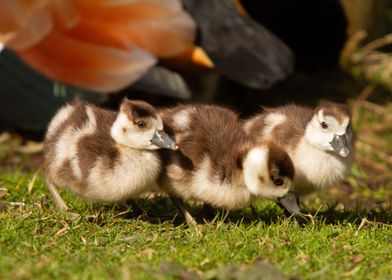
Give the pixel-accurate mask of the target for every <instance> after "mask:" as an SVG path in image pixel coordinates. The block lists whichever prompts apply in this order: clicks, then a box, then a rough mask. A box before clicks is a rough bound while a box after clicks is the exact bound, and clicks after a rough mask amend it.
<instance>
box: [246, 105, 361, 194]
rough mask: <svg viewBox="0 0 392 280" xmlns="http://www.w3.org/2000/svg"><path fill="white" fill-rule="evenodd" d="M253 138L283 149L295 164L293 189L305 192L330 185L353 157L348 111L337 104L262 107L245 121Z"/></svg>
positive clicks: (345, 169) (346, 170) (348, 167)
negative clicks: (257, 113)
mask: <svg viewBox="0 0 392 280" xmlns="http://www.w3.org/2000/svg"><path fill="white" fill-rule="evenodd" d="M245 130H246V131H247V133H248V134H249V135H250V136H253V137H254V138H255V140H258V141H259V140H264V141H273V142H274V143H278V144H280V145H281V146H283V147H284V148H285V150H286V151H287V153H288V154H289V155H290V157H291V159H292V160H293V163H294V167H295V180H294V192H295V193H296V194H297V195H305V194H308V193H311V192H313V191H315V190H319V189H324V188H327V187H330V186H332V185H334V184H336V183H338V182H340V181H342V180H343V179H344V178H345V177H346V176H347V174H348V172H349V170H350V167H351V164H352V161H353V156H354V147H353V131H352V126H351V113H350V110H349V108H348V107H346V106H345V105H342V104H338V103H332V102H330V103H325V104H323V105H321V106H319V107H317V108H316V109H310V108H307V107H302V106H297V105H286V106H281V107H277V108H264V109H263V111H262V112H261V113H260V114H259V115H256V116H255V117H253V118H251V119H249V120H248V121H246V123H245Z"/></svg>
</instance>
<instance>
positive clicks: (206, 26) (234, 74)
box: [182, 0, 294, 89]
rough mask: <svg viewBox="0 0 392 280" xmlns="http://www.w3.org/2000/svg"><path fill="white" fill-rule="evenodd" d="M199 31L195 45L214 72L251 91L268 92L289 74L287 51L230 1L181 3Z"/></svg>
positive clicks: (290, 59) (189, 0)
mask: <svg viewBox="0 0 392 280" xmlns="http://www.w3.org/2000/svg"><path fill="white" fill-rule="evenodd" d="M182 2H183V4H184V6H185V8H186V9H187V10H188V12H189V13H190V14H191V15H192V16H193V18H194V19H195V20H196V22H197V26H198V28H199V44H200V45H201V46H202V47H203V49H204V50H205V51H206V52H207V53H208V55H209V56H210V58H211V59H212V61H213V62H214V64H215V65H216V67H217V69H218V71H219V72H220V73H222V74H223V75H225V76H227V77H229V78H230V79H232V80H235V81H237V82H239V83H241V84H243V85H245V86H248V87H251V88H260V89H261V88H268V87H271V86H272V85H273V84H275V83H276V82H278V81H280V80H283V79H285V78H286V77H287V76H288V75H290V74H291V73H292V71H293V64H294V59H293V55H292V53H291V50H290V48H289V47H288V46H287V45H286V44H285V43H284V42H283V41H281V40H280V39H279V38H278V37H276V36H275V35H274V34H272V33H271V32H270V31H269V30H267V29H266V28H265V27H263V26H262V25H260V24H259V23H257V22H256V21H254V20H253V19H251V18H250V17H246V16H242V15H241V14H240V13H239V11H238V10H237V9H236V7H235V6H234V4H233V2H232V0H219V1H216V0H182Z"/></svg>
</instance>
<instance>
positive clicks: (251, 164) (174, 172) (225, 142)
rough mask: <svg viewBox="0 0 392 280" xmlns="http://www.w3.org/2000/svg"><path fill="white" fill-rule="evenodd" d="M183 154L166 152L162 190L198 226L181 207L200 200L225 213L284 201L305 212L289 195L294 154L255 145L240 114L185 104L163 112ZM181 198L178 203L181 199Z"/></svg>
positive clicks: (268, 143)
mask: <svg viewBox="0 0 392 280" xmlns="http://www.w3.org/2000/svg"><path fill="white" fill-rule="evenodd" d="M160 115H161V116H162V119H163V122H164V123H165V127H167V129H168V132H169V134H170V133H172V134H173V135H174V138H175V141H176V142H177V144H178V150H177V151H161V153H162V154H164V155H163V157H164V158H165V159H166V162H165V171H164V172H163V173H164V174H163V176H162V177H161V180H160V185H161V187H162V188H163V189H164V190H165V191H166V192H168V193H169V195H170V196H171V197H172V199H173V201H174V202H175V204H177V205H176V206H177V208H179V211H180V212H182V214H183V215H184V216H185V219H186V221H187V222H188V223H191V224H193V223H195V221H194V219H193V218H192V216H191V215H190V214H189V213H188V212H187V211H186V210H185V209H184V207H183V206H182V204H180V202H181V201H180V200H179V199H178V198H180V199H183V200H186V199H194V200H199V201H202V202H205V203H208V204H210V205H211V206H213V207H218V208H224V209H238V208H243V207H246V206H249V205H250V204H251V203H252V202H253V201H254V200H256V199H273V200H276V199H278V200H282V204H284V205H285V204H286V205H288V209H289V210H290V212H299V211H300V209H299V207H298V205H297V204H296V200H295V199H294V200H293V199H291V198H292V197H291V196H290V195H289V196H287V194H288V192H289V190H290V188H291V185H292V180H293V177H294V167H293V163H292V161H291V159H290V157H289V156H288V154H287V153H286V152H285V151H284V150H283V149H282V148H281V147H279V146H278V145H276V144H274V143H272V142H266V143H256V142H253V141H252V140H251V139H250V138H249V137H248V136H247V135H246V133H245V131H244V129H243V125H242V122H241V121H240V120H239V118H238V115H237V114H236V113H235V112H233V111H231V110H229V109H226V108H223V107H219V106H211V105H179V106H176V107H173V108H169V109H164V110H162V111H160ZM176 198H177V199H176Z"/></svg>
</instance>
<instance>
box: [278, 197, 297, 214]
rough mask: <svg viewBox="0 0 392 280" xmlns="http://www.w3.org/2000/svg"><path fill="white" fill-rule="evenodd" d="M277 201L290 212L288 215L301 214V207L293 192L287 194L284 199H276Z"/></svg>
mask: <svg viewBox="0 0 392 280" xmlns="http://www.w3.org/2000/svg"><path fill="white" fill-rule="evenodd" d="M278 201H279V202H280V203H281V204H282V205H283V207H284V208H286V210H287V211H289V212H290V214H300V213H301V207H299V205H298V203H297V197H296V196H295V194H294V193H293V192H288V193H287V194H286V195H285V196H284V197H280V198H278Z"/></svg>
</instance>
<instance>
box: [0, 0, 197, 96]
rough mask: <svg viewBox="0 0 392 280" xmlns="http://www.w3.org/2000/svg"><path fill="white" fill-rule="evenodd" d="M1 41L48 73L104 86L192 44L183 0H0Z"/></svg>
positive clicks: (126, 80)
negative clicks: (182, 4)
mask: <svg viewBox="0 0 392 280" xmlns="http://www.w3.org/2000/svg"><path fill="white" fill-rule="evenodd" d="M0 6H1V7H2V8H1V9H0V43H4V44H5V46H6V47H8V48H10V49H12V50H14V51H15V52H16V53H17V54H18V55H19V56H20V57H21V58H22V60H24V61H25V62H26V63H27V64H29V65H30V66H31V67H33V68H34V69H36V70H37V71H39V72H41V73H43V74H44V75H46V76H48V77H50V78H52V79H55V80H58V81H62V82H65V83H68V84H71V85H75V86H80V87H84V88H88V89H92V90H95V91H98V92H108V91H117V90H120V89H122V88H124V87H126V86H127V85H129V84H130V83H132V82H134V81H136V80H137V79H139V78H140V77H141V76H142V75H143V74H144V73H145V72H146V71H147V70H148V69H149V68H150V67H151V66H152V65H154V64H155V63H156V60H157V58H156V56H157V57H160V58H170V57H173V56H176V55H178V54H180V53H182V52H184V51H185V50H187V49H190V48H192V46H193V45H192V43H193V40H194V37H195V29H196V27H195V23H194V21H193V20H192V18H191V17H190V16H189V15H188V14H187V13H186V12H185V11H184V10H183V9H182V6H181V3H180V1H179V0H0Z"/></svg>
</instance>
